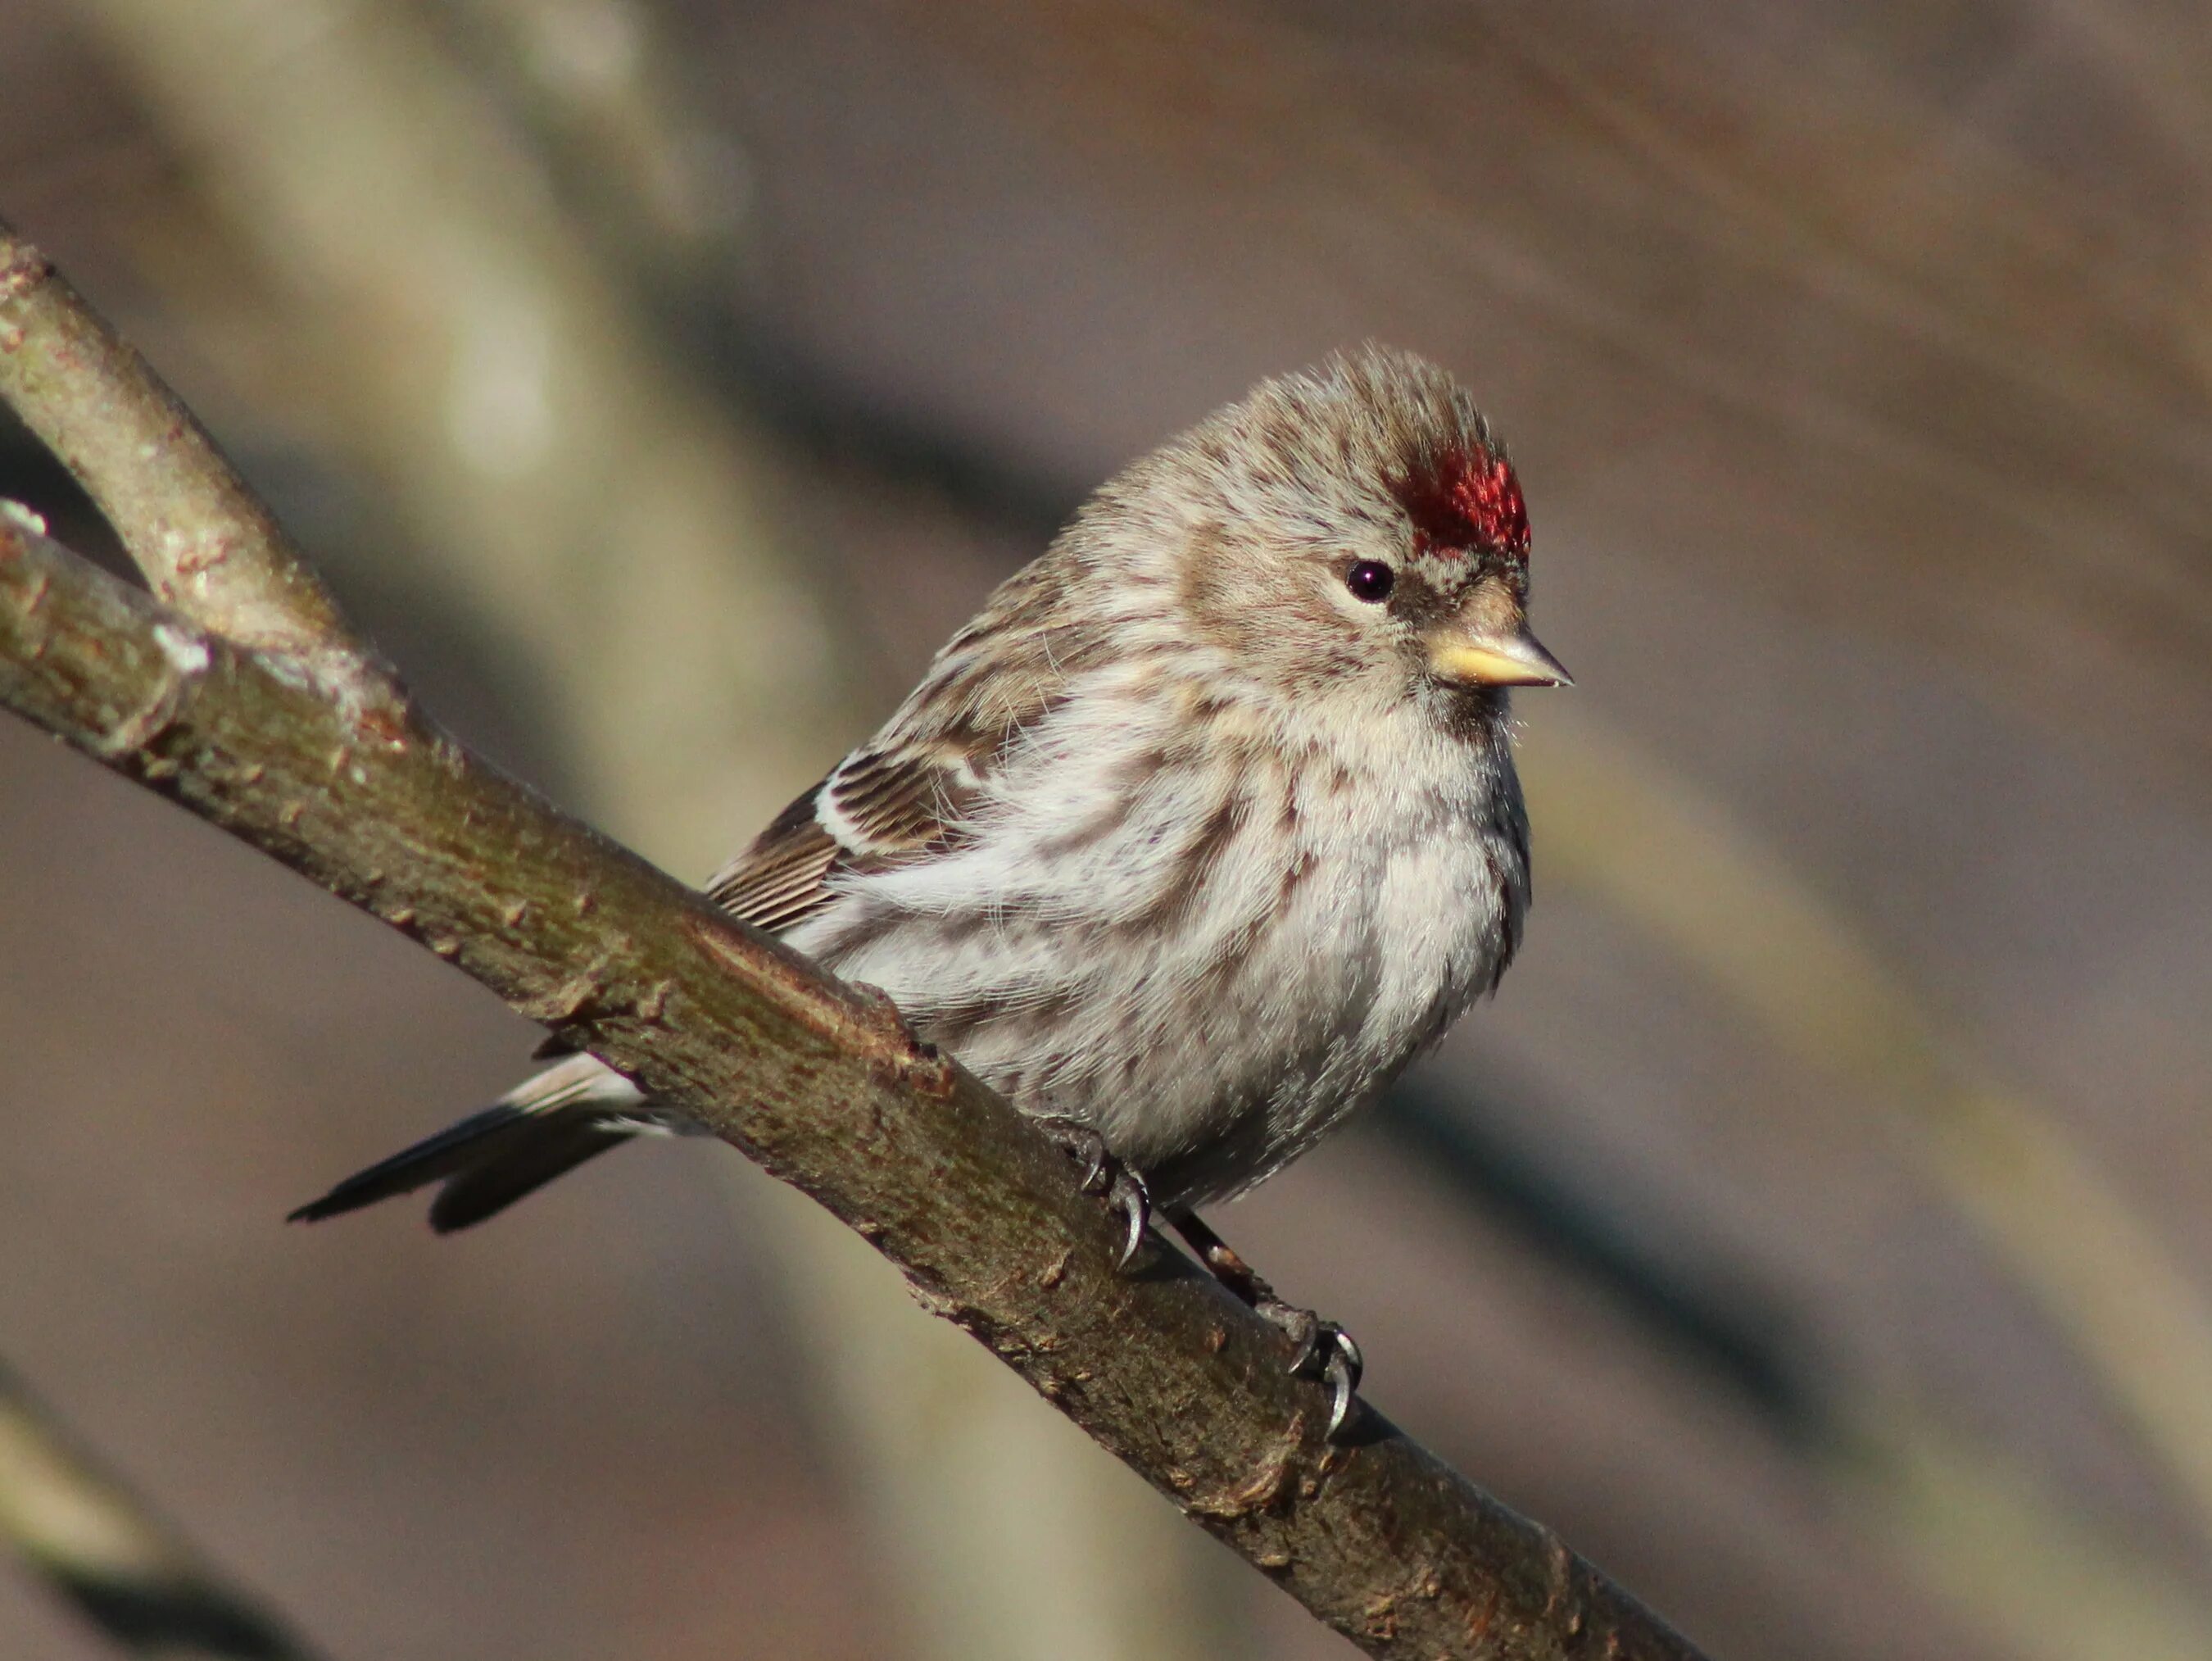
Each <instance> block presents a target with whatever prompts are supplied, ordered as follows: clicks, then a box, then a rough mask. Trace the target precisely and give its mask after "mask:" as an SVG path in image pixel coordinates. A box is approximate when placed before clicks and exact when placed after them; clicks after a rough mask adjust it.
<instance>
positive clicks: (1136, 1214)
mask: <svg viewBox="0 0 2212 1661" xmlns="http://www.w3.org/2000/svg"><path fill="white" fill-rule="evenodd" d="M1106 1203H1107V1204H1108V1205H1109V1206H1111V1207H1112V1208H1114V1209H1115V1210H1116V1211H1119V1212H1120V1213H1121V1215H1122V1217H1123V1218H1124V1219H1125V1220H1126V1221H1127V1225H1128V1233H1127V1237H1126V1238H1124V1239H1123V1240H1122V1242H1121V1258H1120V1260H1119V1261H1118V1262H1115V1265H1114V1267H1115V1268H1116V1269H1127V1268H1128V1267H1129V1265H1130V1264H1131V1263H1133V1262H1135V1261H1136V1258H1137V1253H1138V1251H1139V1250H1140V1249H1141V1248H1142V1247H1143V1245H1144V1244H1145V1229H1146V1226H1147V1225H1148V1224H1150V1223H1151V1221H1152V1195H1151V1193H1150V1192H1149V1191H1148V1190H1147V1189H1146V1187H1145V1179H1144V1178H1143V1177H1139V1175H1137V1173H1136V1172H1135V1171H1130V1170H1127V1169H1126V1168H1123V1169H1118V1170H1116V1171H1115V1173H1114V1175H1113V1177H1111V1178H1110V1179H1109V1181H1108V1183H1107V1184H1106Z"/></svg>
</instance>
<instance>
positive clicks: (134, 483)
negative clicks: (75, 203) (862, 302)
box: [0, 220, 369, 670]
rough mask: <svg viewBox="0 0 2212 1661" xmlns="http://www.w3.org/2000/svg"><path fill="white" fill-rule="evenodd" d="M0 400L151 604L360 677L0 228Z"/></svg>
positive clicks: (16, 241)
mask: <svg viewBox="0 0 2212 1661" xmlns="http://www.w3.org/2000/svg"><path fill="white" fill-rule="evenodd" d="M0 398H4V399H6V400H7V401H8V403H9V405H10V406H11V407H13V408H14V410H15V412H16V414H18V415H20V416H21V417H22V418H23V422H24V424H25V425H27V426H28V427H29V428H30V429H31V430H32V431H33V432H34V433H36V434H37V435H39V437H40V440H41V441H44V443H45V444H46V447H47V448H48V449H50V450H52V452H53V453H54V454H55V455H57V456H58V457H59V458H60V459H61V460H62V462H63V463H64V465H66V466H67V467H68V468H69V470H70V472H72V473H74V474H76V478H77V482H78V483H79V484H82V485H83V486H84V488H85V490H86V493H87V494H88V495H89V496H91V497H92V499H93V501H94V502H96V503H98V504H99V507H100V512H101V513H102V514H105V515H106V518H107V522H108V523H109V524H110V525H111V526H113V527H114V530H115V534H116V535H117V536H118V538H121V539H122V542H123V545H124V546H125V548H126V549H128V550H129V551H130V554H131V558H132V560H134V561H135V562H136V563H137V566H138V569H140V570H141V571H143V572H144V573H145V575H146V580H147V581H149V583H151V584H152V585H153V587H154V592H155V593H157V594H160V595H161V597H162V598H163V599H167V601H169V602H170V603H171V604H172V605H175V606H177V607H178V608H179V610H180V611H185V612H186V613H187V614H188V615H190V616H192V617H195V618H198V619H200V620H201V621H202V622H204V623H205V624H208V625H209V626H210V628H214V629H219V630H222V632H223V633H224V634H225V635H227V636H229V637H230V638H231V639H233V640H235V641H238V642H240V643H241V644H244V645H247V646H255V647H263V648H269V649H270V650H274V651H283V652H291V653H295V654H298V655H300V656H302V657H309V658H319V659H322V660H325V662H326V663H327V664H328V665H329V666H330V667H331V669H333V670H337V669H338V668H340V667H341V666H343V667H349V668H363V667H368V666H369V660H368V657H367V655H366V654H365V653H364V652H363V650H362V648H361V647H360V645H359V643H358V642H356V641H354V640H353V639H352V637H351V636H349V634H348V633H347V631H346V629H345V625H344V623H343V620H342V619H341V618H340V617H339V615H338V608H337V601H336V600H334V599H331V593H330V591H329V590H328V589H327V588H325V587H324V586H323V582H322V579H321V578H319V576H317V575H315V573H314V571H313V569H312V568H311V567H310V566H309V565H308V564H307V561H306V559H305V558H304V557H302V556H301V553H300V551H299V550H298V549H296V548H295V547H294V546H293V545H292V542H291V539H290V538H289V537H287V536H286V535H285V534H284V532H283V527H282V526H279V525H278V524H277V523H276V517H275V516H274V515H273V514H270V511H269V509H268V508H266V507H265V506H264V505H263V504H262V502H261V501H260V499H259V498H258V496H255V495H254V494H253V492H252V490H249V489H248V488H247V487H246V482H245V481H244V480H243V479H241V478H239V476H238V472H237V470H236V469H234V467H232V465H230V462H229V459H228V458H227V457H225V456H224V454H223V453H222V451H221V450H220V449H219V448H217V447H216V441H215V440H214V439H213V438H211V437H210V436H209V435H208V432H207V429H205V428H204V427H202V426H201V425H200V423H199V422H198V421H197V419H196V418H195V417H193V415H192V413H191V411H189V410H187V409H186V408H185V406H184V405H183V403H182V402H180V401H179V399H178V398H177V395H176V394H175V393H174V392H171V391H170V390H169V389H168V387H167V386H164V385H163V384H162V383H161V380H160V379H159V378H158V377H157V376H156V375H155V374H154V372H153V370H152V369H151V368H149V367H148V366H147V364H146V362H145V361H144V360H143V358H141V357H140V356H138V354H137V353H136V352H134V351H132V350H131V348H130V347H129V346H127V345H125V344H124V343H123V342H122V341H121V340H119V339H118V338H116V336H115V333H114V332H113V331H112V330H111V329H110V328H109V327H108V326H107V325H106V323H105V322H104V321H102V320H101V319H100V317H99V316H98V315H97V314H96V313H94V312H93V310H92V308H91V307H88V306H87V305H85V303H84V302H83V301H82V300H80V299H78V297H77V295H76V291H75V290H74V289H71V288H70V285H69V283H68V282H67V280H66V279H64V277H62V275H61V274H60V273H59V272H58V271H55V270H54V268H53V266H52V265H51V264H50V263H48V261H47V260H46V257H45V256H44V255H43V254H41V253H40V252H39V251H38V250H37V249H36V248H34V247H33V246H31V245H30V244H29V243H27V242H26V241H25V240H23V239H22V238H21V236H19V235H17V234H16V233H15V229H14V228H12V227H11V226H9V224H8V223H7V222H6V221H5V220H0Z"/></svg>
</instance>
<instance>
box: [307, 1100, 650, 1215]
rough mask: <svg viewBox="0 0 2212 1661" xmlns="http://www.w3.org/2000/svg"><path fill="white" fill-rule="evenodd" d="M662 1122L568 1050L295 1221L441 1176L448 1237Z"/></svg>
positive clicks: (438, 1211)
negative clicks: (654, 1120) (489, 1102)
mask: <svg viewBox="0 0 2212 1661" xmlns="http://www.w3.org/2000/svg"><path fill="white" fill-rule="evenodd" d="M650 1129H659V1127H658V1126H656V1125H654V1124H653V1123H652V1122H651V1120H650V1118H649V1116H648V1115H647V1111H646V1109H645V1101H644V1098H643V1097H642V1096H641V1095H640V1094H639V1092H638V1089H637V1086H635V1085H633V1084H632V1083H630V1081H629V1080H627V1079H625V1078H623V1076H622V1075H621V1074H619V1073H617V1072H615V1071H613V1070H612V1069H611V1068H608V1067H607V1066H605V1064H604V1063H602V1062H597V1061H594V1060H593V1059H592V1057H591V1056H569V1057H568V1059H567V1060H565V1061H562V1062H556V1064H554V1065H553V1066H551V1067H549V1068H546V1069H545V1070H544V1072H543V1073H540V1074H537V1075H536V1076H535V1077H534V1078H532V1079H531V1080H528V1081H527V1082H526V1083H524V1084H522V1085H520V1086H517V1087H516V1088H514V1089H513V1090H511V1091H509V1092H507V1094H506V1095H505V1096H503V1097H501V1098H500V1099H499V1100H498V1101H497V1102H496V1103H495V1104H493V1105H491V1106H489V1107H488V1108H486V1109H484V1110H483V1111H482V1112H481V1113H471V1115H470V1116H468V1117H467V1118H465V1119H463V1120H462V1121H461V1122H460V1123H459V1124H455V1125H451V1126H448V1127H447V1129H444V1130H441V1131H440V1132H439V1133H438V1134H437V1135H435V1136H430V1137H427V1138H425V1139H424V1140H423V1141H419V1142H417V1143H416V1144H415V1145H414V1147H407V1148H402V1149H401V1150H400V1151H399V1152H398V1153H395V1154H393V1155H392V1157H391V1158H390V1159H380V1160H379V1161H378V1162H377V1163H376V1164H374V1165H371V1166H369V1167H368V1170H366V1171H357V1172H356V1173H355V1174H354V1175H353V1176H350V1177H347V1178H346V1179H345V1180H344V1181H343V1182H342V1183H339V1184H338V1185H337V1187H336V1188H333V1189H331V1191H330V1192H329V1193H327V1194H325V1195H324V1196H322V1198H320V1199H319V1200H313V1201H310V1202H308V1203H307V1204H306V1205H303V1206H301V1208H299V1209H298V1210H297V1211H295V1212H294V1213H293V1214H291V1216H290V1218H289V1221H292V1222H295V1223H300V1222H307V1223H311V1222H318V1221H319V1220H322V1219H323V1218H325V1217H336V1216H337V1215H339V1214H342V1213H343V1212H348V1211H357V1210H359V1209H360V1208H362V1207H363V1206H366V1205H374V1204H375V1203H376V1202H377V1201H379V1200H388V1199H391V1198H392V1196H395V1195H400V1194H411V1193H413V1192H414V1191H415V1190H416V1189H418V1188H422V1187H423V1186H425V1185H426V1184H428V1183H444V1184H445V1186H444V1187H442V1188H441V1189H439V1190H438V1197H437V1198H436V1199H435V1200H434V1201H432V1202H431V1203H430V1226H431V1227H433V1228H435V1229H436V1230H437V1231H438V1232H440V1233H441V1234H450V1233H452V1232H453V1231H454V1230H455V1229H457V1228H466V1227H468V1226H470V1225H471V1223H480V1222H482V1221H483V1220H484V1219H485V1218H487V1217H489V1216H492V1215H495V1214H497V1213H499V1212H501V1211H504V1210H506V1209H507V1207H509V1206H511V1205H513V1203H514V1202H516V1201H517V1200H520V1199H521V1198H522V1197H523V1196H525V1195H527V1194H532V1193H535V1192H536V1191H537V1190H538V1189H541V1188H543V1187H544V1185H545V1184H546V1183H550V1182H551V1181H552V1180H553V1179H554V1178H555V1177H561V1176H565V1175H566V1174H567V1173H568V1172H569V1171H574V1169H575V1168H576V1167H577V1166H578V1165H581V1164H583V1163H584V1161H585V1160H586V1159H590V1158H592V1155H594V1154H597V1153H605V1152H606V1151H607V1149H609V1148H611V1147H614V1146H615V1145H616V1144H617V1143H618V1142H620V1141H623V1140H624V1139H625V1138H627V1137H629V1136H630V1135H634V1134H635V1133H636V1132H638V1131H641V1130H650Z"/></svg>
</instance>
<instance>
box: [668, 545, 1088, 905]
mask: <svg viewBox="0 0 2212 1661" xmlns="http://www.w3.org/2000/svg"><path fill="white" fill-rule="evenodd" d="M1055 586H1056V585H1054V584H1052V583H1050V582H1049V581H1048V580H1047V578H1046V576H1045V575H1044V574H1042V573H1040V572H1039V571H1038V569H1037V568H1036V567H1031V568H1030V570H1028V571H1025V572H1023V573H1022V574H1020V575H1018V576H1016V577H1015V578H1013V579H1012V580H1010V581H1008V582H1007V583H1006V584H1005V585H1003V586H1002V587H1001V588H1000V591H999V593H997V594H995V595H994V596H993V597H992V601H991V603H990V605H987V607H986V608H985V609H984V611H983V612H982V613H981V615H980V616H978V617H977V618H976V619H975V621H974V622H973V623H971V624H969V625H968V627H967V628H966V629H964V630H962V631H961V632H960V634H959V635H957V636H955V637H954V638H953V640H952V641H951V642H950V643H949V644H948V645H947V646H946V647H945V650H944V651H943V652H941V653H940V654H939V655H938V658H937V660H936V662H935V663H933V665H932V666H931V667H930V672H929V673H928V674H927V676H926V677H925V678H923V680H922V682H921V685H920V686H918V687H916V688H915V691H914V693H913V695H912V696H911V697H908V699H907V701H906V703H905V704H904V705H902V707H901V709H899V711H898V713H897V714H896V715H894V716H893V717H892V718H891V720H890V722H889V723H888V724H887V725H886V726H885V727H884V729H883V731H882V732H880V733H878V734H877V735H876V737H875V738H873V739H871V740H870V741H869V742H868V743H866V744H865V745H861V746H860V748H859V749H858V750H855V751H854V752H853V753H852V754H851V755H849V756H848V757H845V759H844V760H843V761H842V762H841V763H839V764H838V765H837V767H836V770H835V771H833V772H832V773H831V774H830V775H829V777H828V778H826V779H824V780H823V781H822V782H821V783H819V784H817V785H816V786H815V787H814V788H812V789H811V790H809V791H807V792H806V793H805V794H804V795H802V796H800V797H799V799H798V800H796V801H794V802H793V803H792V804H791V806H788V807H787V808H785V809H784V810H783V812H781V813H780V814H778V815H777V816H776V818H775V823H773V824H770V825H769V827H768V829H767V830H765V831H763V832H761V834H760V835H759V836H758V837H756V838H755V839H754V841H753V843H752V844H751V845H750V847H748V848H747V849H745V850H744V852H743V853H741V854H739V855H738V856H737V858H735V859H734V860H732V861H730V863H729V864H728V865H726V866H725V867H723V868H722V869H721V870H720V871H719V872H717V873H715V875H714V879H712V880H711V881H710V882H709V883H708V885H707V894H708V897H709V898H710V899H712V900H714V903H715V904H718V905H720V906H721V907H723V908H724V909H725V910H727V911H729V912H730V913H731V914H732V915H733V916H737V917H738V918H739V919H741V920H742V921H744V922H749V923H751V924H752V925H753V926H754V927H755V928H765V929H767V930H769V932H770V933H771V934H781V933H783V932H784V931H786V930H788V929H790V928H793V927H795V926H796V925H798V924H799V923H800V922H805V920H806V919H807V918H809V917H811V916H815V915H816V914H817V912H819V911H820V910H822V909H823V907H824V906H826V905H828V904H829V902H830V899H831V897H832V894H833V892H834V886H833V885H834V882H835V879H836V878H837V877H838V876H840V875H842V874H843V873H848V872H866V871H882V870H887V869H890V868H891V867H895V866H899V865H904V864H908V863H910V862H912V861H915V860H921V859H929V858H933V857H936V856H938V855H943V854H946V853H949V852H951V851H952V850H953V849H957V848H958V847H960V846H962V845H963V843H965V842H966V841H967V839H968V838H969V837H970V836H971V835H972V834H973V832H974V820H973V813H974V810H975V806H977V804H978V802H979V801H980V800H981V799H982V797H983V795H984V794H985V792H986V788H987V783H988V781H989V779H990V777H991V776H992V774H994V772H995V771H997V770H998V769H999V768H1000V767H1001V766H1002V765H1004V764H1005V762H1006V757H1007V755H1008V754H1009V752H1010V751H1012V748H1013V746H1014V745H1015V743H1016V741H1017V740H1018V739H1019V738H1020V737H1021V735H1022V733H1024V731H1025V730H1026V729H1028V728H1029V727H1032V726H1034V725H1035V724H1036V722H1037V721H1041V720H1042V719H1043V718H1044V716H1046V715H1048V714H1049V713H1050V712H1051V711H1052V710H1053V709H1056V708H1057V707H1058V706H1059V705H1060V703H1061V702H1062V701H1063V700H1064V699H1065V697H1066V690H1067V685H1068V682H1069V679H1070V678H1071V677H1072V676H1073V674H1074V673H1076V672H1078V671H1079V670H1080V669H1082V668H1085V667H1087V666H1091V665H1092V664H1095V663H1097V662H1098V661H1100V660H1101V659H1102V657H1103V630H1097V629H1095V628H1093V627H1091V626H1089V625H1086V624H1078V623H1075V622H1072V621H1070V620H1069V619H1068V618H1066V616H1065V615H1063V614H1061V613H1060V610H1059V608H1058V607H1057V606H1056V605H1054V603H1053V602H1054V599H1055V598H1056V596H1055V594H1054V592H1053V590H1054V587H1055Z"/></svg>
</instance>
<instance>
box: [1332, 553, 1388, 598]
mask: <svg viewBox="0 0 2212 1661" xmlns="http://www.w3.org/2000/svg"><path fill="white" fill-rule="evenodd" d="M1344 586H1345V587H1347V588H1349V589H1351V590H1352V599H1364V600H1365V601H1366V602H1367V603H1368V604H1369V605H1381V604H1382V603H1383V601H1384V600H1386V599H1389V598H1390V591H1391V589H1393V588H1395V587H1397V586H1398V574H1397V573H1396V572H1395V571H1394V570H1392V569H1390V568H1389V566H1387V565H1385V564H1383V562H1382V561H1380V560H1375V559H1363V560H1361V561H1360V562H1359V563H1358V564H1357V565H1355V566H1353V567H1352V569H1350V570H1349V571H1346V573H1345V574H1344Z"/></svg>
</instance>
